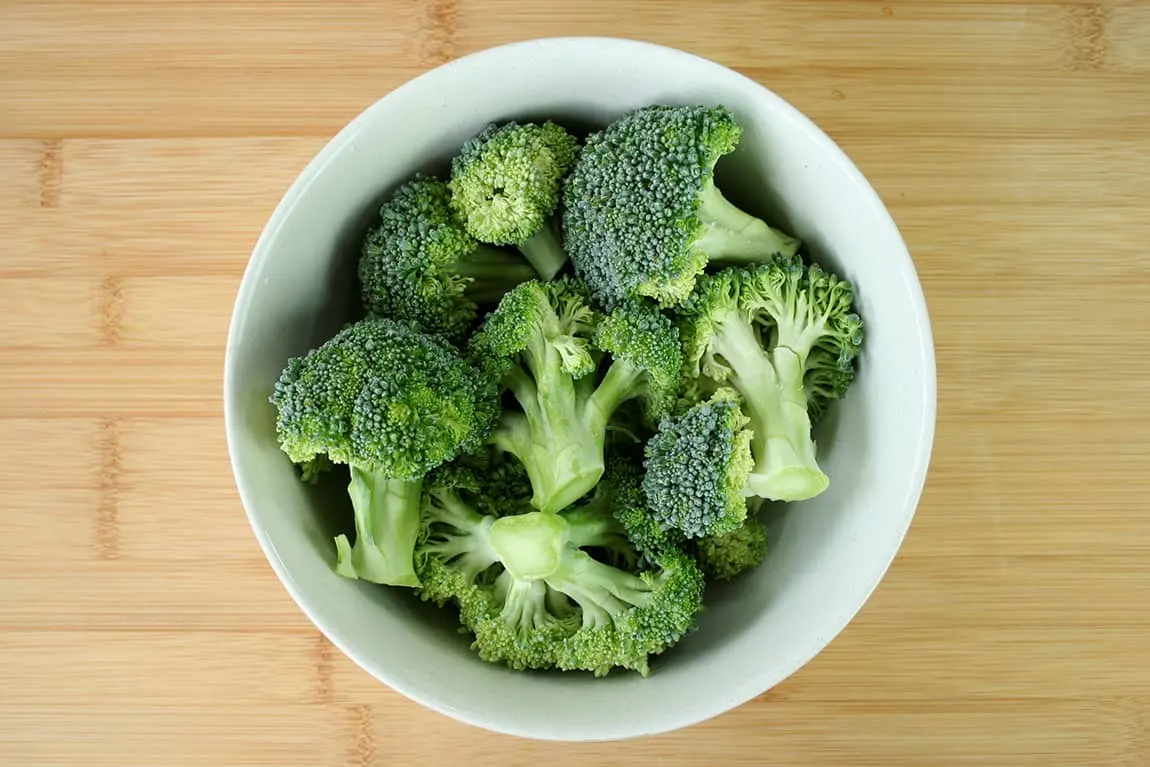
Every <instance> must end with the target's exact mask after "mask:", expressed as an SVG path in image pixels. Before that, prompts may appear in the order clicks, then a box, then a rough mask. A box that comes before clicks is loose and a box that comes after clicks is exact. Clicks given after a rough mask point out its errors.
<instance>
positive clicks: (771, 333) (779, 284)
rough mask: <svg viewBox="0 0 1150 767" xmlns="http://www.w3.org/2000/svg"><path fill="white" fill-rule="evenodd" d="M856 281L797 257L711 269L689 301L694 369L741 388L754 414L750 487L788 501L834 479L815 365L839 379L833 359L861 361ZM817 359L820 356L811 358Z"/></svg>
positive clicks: (841, 363) (840, 364)
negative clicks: (822, 462)
mask: <svg viewBox="0 0 1150 767" xmlns="http://www.w3.org/2000/svg"><path fill="white" fill-rule="evenodd" d="M852 300H853V299H852V292H851V287H850V284H849V283H848V282H846V281H844V280H840V279H839V278H837V277H835V276H833V275H831V274H829V273H827V272H825V271H824V270H823V269H821V268H820V267H818V266H817V265H812V266H810V267H809V268H806V267H804V265H803V263H802V262H801V261H800V260H799V259H798V258H797V257H794V258H790V259H777V260H775V261H773V262H771V263H769V264H764V265H759V266H756V267H745V268H730V269H726V270H724V271H722V272H720V273H718V274H716V275H713V276H705V277H703V278H701V279H700V280H699V285H698V288H697V290H696V291H695V293H694V294H693V295H692V297H691V299H690V300H689V301H688V302H687V304H686V305H685V307H684V311H683V316H682V328H681V332H682V334H683V338H684V345H685V357H686V359H687V370H688V373H689V376H690V377H694V378H699V377H702V378H709V379H711V380H712V381H714V382H716V383H721V384H725V385H728V386H730V387H732V388H734V389H735V390H736V391H737V392H738V394H739V396H740V399H741V401H742V403H743V410H744V413H745V414H746V416H747V417H748V418H749V419H750V424H749V428H750V430H751V432H752V434H753V436H752V438H751V454H752V456H753V458H754V467H753V468H752V470H751V473H750V475H749V477H748V479H747V493H748V494H750V495H754V496H759V497H762V498H767V499H771V500H781V501H800V500H806V499H808V498H813V497H814V496H816V495H818V494H819V493H821V492H823V491H824V490H826V488H827V486H828V484H829V481H830V480H829V479H828V477H827V476H826V474H825V473H824V472H823V471H822V469H821V468H820V467H819V465H818V461H817V457H816V450H815V443H814V440H813V438H812V436H811V417H810V413H809V411H808V403H809V402H810V401H812V394H811V393H810V392H808V390H807V388H806V384H807V376H808V373H810V374H811V380H812V383H814V384H817V385H819V386H820V388H819V390H818V393H817V394H816V395H814V396H815V397H816V398H823V397H825V396H827V394H828V393H835V392H838V393H840V394H841V392H842V391H844V390H845V385H844V384H842V379H841V378H840V379H839V382H838V388H837V389H829V388H827V386H826V385H825V383H824V382H825V381H826V380H827V377H826V372H825V366H826V364H827V362H826V360H827V359H828V357H829V358H831V359H834V360H835V365H836V367H837V369H838V371H839V373H840V375H846V374H848V371H850V370H852V369H853V360H854V358H855V356H856V355H857V354H858V350H859V348H860V346H861V344H862V322H861V320H859V317H858V315H857V314H855V313H854V312H853V311H852ZM808 363H810V364H808Z"/></svg>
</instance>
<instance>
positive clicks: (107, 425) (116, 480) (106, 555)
mask: <svg viewBox="0 0 1150 767" xmlns="http://www.w3.org/2000/svg"><path fill="white" fill-rule="evenodd" d="M97 454H98V455H99V456H100V459H101V466H100V476H99V501H98V502H97V505H96V548H97V551H98V553H99V556H100V559H106V560H114V559H119V558H120V478H121V476H122V475H123V471H124V469H123V446H122V444H121V441H120V424H119V421H116V420H114V419H110V420H107V421H104V422H103V423H101V424H100V436H99V442H98V445H97Z"/></svg>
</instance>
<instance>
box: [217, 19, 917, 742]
mask: <svg viewBox="0 0 1150 767" xmlns="http://www.w3.org/2000/svg"><path fill="white" fill-rule="evenodd" d="M556 45H560V46H562V45H567V46H576V47H578V46H589V47H600V48H601V47H603V46H608V47H614V48H616V49H617V50H620V51H627V50H629V51H631V52H632V53H634V52H642V51H648V52H658V53H660V54H661V55H664V56H675V57H678V58H680V59H682V60H684V61H687V62H690V64H691V65H693V66H697V67H707V68H711V69H712V70H714V71H715V73H716V74H718V75H721V76H723V77H726V78H728V79H729V80H731V81H732V82H740V83H741V85H743V86H744V87H746V88H747V89H748V90H751V91H756V92H757V93H758V95H759V97H761V98H764V99H766V100H768V101H772V102H774V106H775V107H776V108H777V109H778V110H779V111H780V112H781V113H783V114H784V115H785V116H786V118H787V119H789V120H792V121H793V122H795V123H796V124H797V125H798V127H799V128H800V129H801V130H803V131H804V132H806V133H808V134H809V135H810V136H812V137H813V138H814V139H815V140H816V141H817V142H818V143H819V144H820V146H821V147H822V149H823V150H824V151H825V152H826V157H827V158H828V159H829V160H830V161H831V162H832V163H833V164H834V165H835V166H837V167H838V168H839V170H841V171H842V172H844V173H845V174H846V175H847V176H848V177H850V178H851V179H852V180H853V181H854V182H855V183H856V184H857V186H858V188H859V190H860V193H861V194H862V196H863V198H864V203H865V205H866V206H867V207H868V208H869V209H870V212H871V213H872V214H873V215H874V216H876V217H877V218H879V219H881V220H882V221H883V223H885V224H886V225H888V226H889V227H890V228H891V230H892V231H893V232H894V235H895V237H896V238H897V242H898V244H899V245H900V246H901V256H902V260H903V261H904V263H903V264H902V265H901V266H902V268H901V270H900V271H901V273H902V275H903V278H904V282H905V283H906V284H905V286H904V287H905V288H906V290H907V295H908V297H909V300H910V302H911V304H912V305H911V307H910V308H911V310H912V312H913V314H914V315H915V317H916V319H917V323H918V326H919V328H918V330H919V338H920V339H921V344H920V350H919V352H920V355H921V359H922V361H923V369H922V371H921V379H922V381H921V383H922V397H923V417H922V420H921V423H920V424H919V426H918V431H917V434H918V445H919V449H918V455H917V459H916V463H915V465H914V468H913V473H912V475H911V477H910V479H911V485H910V492H909V493H908V495H907V496H906V497H905V499H904V513H903V515H902V517H901V518H900V519H899V524H898V526H897V528H895V529H893V530H892V531H891V533H893V535H890V536H888V537H887V538H886V541H887V545H888V549H887V550H886V551H885V552H884V553H883V554H882V556H876V557H874V558H873V559H872V560H870V562H871V565H870V569H869V570H868V571H867V572H866V573H863V574H860V577H859V579H858V580H860V581H862V582H865V583H866V584H867V587H866V589H865V590H864V591H863V592H862V594H861V597H860V598H859V599H858V600H857V602H856V603H854V607H853V608H851V609H848V610H846V611H844V612H843V613H840V614H838V615H834V616H831V617H828V619H827V621H826V626H827V631H826V632H824V633H822V634H821V635H820V636H819V637H818V638H817V639H816V640H815V641H812V642H810V643H808V645H807V647H806V648H805V649H804V650H803V651H802V652H799V653H796V654H795V656H794V657H793V658H792V662H791V663H789V664H787V665H786V666H784V667H782V668H781V669H779V670H777V671H776V672H775V673H774V674H772V675H771V676H772V678H763V677H756V676H755V675H753V674H752V675H748V677H747V682H746V683H744V684H742V685H741V686H740V687H739V688H738V689H734V690H727V691H726V693H725V694H721V695H713V696H709V700H710V702H709V704H707V705H698V706H693V707H690V708H689V709H688V708H687V707H684V709H683V710H682V712H679V711H671V712H669V713H667V714H665V715H664V716H662V717H661V718H660V719H659V721H658V723H657V724H656V723H655V722H653V721H651V720H648V721H649V722H650V723H649V724H648V725H647V726H644V727H640V728H620V729H619V732H617V733H611V734H608V735H599V734H596V733H575V732H573V731H571V729H570V728H564V729H557V730H553V731H548V732H539V731H531V730H528V729H527V728H520V727H518V726H517V724H516V722H514V721H513V720H511V719H509V718H508V719H493V718H488V717H484V716H482V715H479V714H477V713H475V712H472V711H468V710H462V709H459V708H455V707H454V706H452V705H451V704H450V703H448V702H447V701H445V700H441V699H439V698H438V697H437V696H435V695H429V694H425V693H424V692H422V691H421V690H420V689H418V688H417V687H416V686H413V685H409V684H404V683H403V682H402V681H400V680H398V679H396V678H395V677H394V676H393V675H392V674H390V673H389V672H388V670H387V669H386V668H385V667H384V666H383V665H381V664H378V663H375V662H373V661H371V660H369V659H366V658H364V657H362V656H360V655H359V654H358V653H357V652H356V651H354V650H353V649H352V648H351V646H350V642H348V641H347V640H346V639H345V637H344V634H343V632H342V631H340V630H339V628H338V627H335V626H332V625H330V624H328V623H327V622H326V621H324V620H322V619H320V618H319V617H318V616H317V614H316V613H315V611H314V610H313V609H312V608H311V607H310V606H309V604H308V603H307V601H306V600H305V599H304V598H303V596H302V594H301V591H300V589H299V587H298V586H297V584H296V582H295V580H294V578H293V577H292V574H291V572H290V570H289V568H288V566H287V564H286V563H285V562H284V561H283V560H282V559H281V558H280V556H279V554H278V552H277V551H276V549H275V547H274V546H273V545H272V542H271V541H270V539H269V536H268V534H267V533H266V532H265V531H264V528H263V525H262V524H261V522H260V517H262V516H264V515H263V514H262V513H260V512H257V511H256V508H257V506H258V498H257V497H256V496H255V495H254V493H253V489H252V487H251V482H250V480H248V479H247V478H246V477H245V471H244V469H243V467H242V466H241V463H242V459H241V457H240V456H239V455H238V453H237V450H236V444H235V437H236V434H237V433H238V430H239V429H240V426H239V424H240V413H239V410H240V407H241V405H240V403H239V402H238V401H237V398H236V387H237V382H236V380H235V379H236V368H237V365H236V359H237V357H236V355H237V353H238V352H237V351H236V350H237V347H238V346H239V344H240V333H241V331H242V330H243V328H244V325H245V316H246V311H247V307H248V306H249V305H250V303H251V297H252V294H253V292H254V291H255V290H256V289H257V283H258V281H257V280H256V279H255V275H256V274H257V273H258V271H259V270H260V269H261V268H262V265H263V263H264V262H265V261H266V259H267V258H268V257H269V253H270V252H271V245H272V244H273V243H274V242H275V240H276V238H277V236H278V234H279V231H280V229H281V228H282V227H283V225H284V222H285V221H286V220H287V219H288V218H289V217H290V216H291V214H292V212H293V210H294V208H295V207H296V205H297V203H298V202H299V200H300V199H301V197H302V196H303V195H304V193H305V192H306V191H307V189H308V187H309V186H310V185H311V184H312V183H313V182H314V181H315V179H316V178H317V176H318V175H319V174H320V173H321V171H322V170H323V168H324V166H326V165H327V164H328V162H329V161H330V160H331V159H332V158H333V157H334V156H336V155H337V154H339V153H340V152H342V151H343V150H344V149H345V147H346V146H347V145H348V144H349V143H351V142H352V141H354V139H355V137H356V136H357V135H358V134H359V132H360V131H361V129H362V128H363V127H364V126H365V125H366V124H367V123H368V122H369V121H370V120H371V119H372V115H373V113H374V112H375V111H376V110H377V109H378V108H379V107H380V104H381V103H382V102H383V101H384V100H386V99H388V98H390V97H392V96H393V95H395V94H398V93H402V92H405V91H408V90H412V89H415V88H418V87H420V85H421V84H422V83H423V82H424V81H426V80H427V79H429V78H432V77H433V76H434V77H440V76H443V74H444V73H445V72H449V71H451V70H453V69H461V68H464V67H469V66H471V65H473V64H475V63H476V62H478V61H482V60H485V59H490V58H495V57H503V56H506V55H508V54H515V55H529V54H530V53H531V52H532V51H536V50H539V49H541V48H544V47H548V46H556ZM895 255H900V254H895ZM223 405H224V408H223V409H224V428H225V432H226V443H227V450H228V456H229V462H230V464H231V469H232V475H233V479H234V481H235V484H236V488H237V491H238V493H239V496H240V501H241V505H242V506H243V508H244V513H245V515H246V517H247V520H248V523H249V525H250V527H251V529H252V532H253V534H254V535H255V537H256V540H257V542H258V543H259V546H260V549H261V550H262V551H263V554H264V557H265V558H266V559H267V561H268V563H269V564H270V565H271V567H272V570H273V571H274V572H275V574H276V577H277V578H278V579H279V581H280V583H281V584H283V586H284V588H285V589H286V590H287V592H288V595H289V596H290V597H291V599H292V601H293V602H294V603H295V604H296V606H297V607H298V608H299V609H300V611H301V612H303V613H304V615H305V616H306V617H307V619H308V620H309V621H311V623H312V625H314V626H315V627H316V628H317V629H318V630H319V631H320V632H321V633H322V634H323V635H324V636H325V637H326V638H327V640H328V641H330V642H331V643H332V644H333V645H334V646H335V647H336V648H337V649H338V650H339V651H340V652H341V653H343V654H344V655H345V656H347V657H348V658H349V659H351V660H352V661H353V662H354V663H355V664H356V665H357V666H359V667H360V668H362V669H363V670H365V671H367V672H368V673H369V674H370V675H371V676H373V677H375V678H376V679H377V680H378V681H380V682H383V683H384V684H386V685H387V686H388V687H390V688H391V689H393V690H395V691H396V692H398V693H400V694H401V695H403V696H405V697H407V698H409V699H410V700H412V701H414V702H415V703H418V704H419V705H422V706H424V707H425V708H428V709H430V710H432V711H435V712H437V713H439V714H441V715H443V716H446V717H449V718H451V719H455V720H456V721H460V722H463V723H465V724H469V725H472V726H475V727H479V728H482V729H486V730H489V731H493V732H498V733H502V734H505V735H512V736H516V737H524V738H532V739H538V740H551V741H576V740H581V741H607V740H619V739H625V738H633V737H643V736H649V735H656V734H660V733H664V732H670V731H673V730H677V729H681V728H685V727H690V726H694V725H696V724H700V723H702V722H705V721H708V720H710V719H713V718H715V717H717V716H720V715H722V714H724V713H726V712H728V711H731V710H733V709H735V708H737V707H739V706H741V705H743V704H745V703H747V702H748V701H750V700H752V699H753V698H755V697H757V696H759V695H761V694H763V693H765V692H767V691H768V690H770V689H772V688H774V687H775V686H777V685H778V684H781V683H782V682H783V681H785V680H787V679H788V678H790V677H791V676H792V675H794V674H795V673H796V672H797V671H798V670H800V669H801V668H802V667H804V666H805V665H806V664H808V663H809V662H810V661H811V660H812V659H814V658H815V657H816V656H817V655H818V654H820V653H821V652H823V650H825V649H826V647H828V646H829V645H830V644H832V643H833V642H834V641H835V640H836V639H837V638H838V637H839V636H840V635H841V633H842V632H843V630H844V629H845V628H846V627H847V626H848V625H849V624H850V622H851V621H852V620H854V618H855V617H856V616H857V615H858V613H859V612H860V611H861V610H862V609H863V607H865V606H866V604H867V602H868V601H869V600H870V597H871V596H872V594H873V593H874V591H875V590H876V589H877V588H878V586H879V584H880V583H881V582H882V581H883V579H884V578H885V576H886V573H887V571H888V570H889V568H890V566H891V564H892V563H893V562H894V560H895V558H896V557H897V555H898V553H899V551H900V550H901V548H902V544H903V541H904V540H905V538H906V535H907V533H908V531H909V529H910V526H911V524H912V522H913V520H914V517H915V515H916V512H917V509H918V505H919V502H920V501H921V498H922V493H923V491H924V489H925V485H926V480H927V475H928V473H929V467H930V462H931V457H932V454H933V449H934V437H935V429H936V422H937V407H938V391H937V361H936V357H935V345H934V337H933V332H932V328H931V321H930V314H929V312H928V307H927V303H926V297H925V294H924V292H923V289H922V284H921V281H920V280H919V278H918V272H917V270H916V268H915V265H914V261H913V259H912V257H911V255H910V252H909V249H908V248H907V246H906V243H905V240H904V238H903V237H902V233H901V231H900V230H899V228H898V225H897V223H896V222H895V221H894V219H893V217H892V216H891V214H890V211H889V210H888V209H887V207H886V205H885V204H884V203H883V202H882V199H881V198H880V196H879V195H878V192H877V191H876V190H875V189H874V187H873V186H872V185H871V184H870V182H869V181H868V180H867V179H866V177H865V176H864V175H863V174H862V172H861V171H860V170H859V168H858V167H857V166H856V165H855V164H854V162H853V161H852V160H851V159H850V158H849V157H848V156H847V155H846V153H845V152H844V151H843V149H842V148H841V147H839V145H838V144H837V143H836V142H835V141H834V140H833V139H832V138H830V136H829V135H828V134H826V133H825V132H824V131H823V130H822V129H821V128H820V127H819V126H818V125H817V124H816V123H815V122H814V121H813V120H811V119H810V118H809V117H807V116H806V115H805V114H803V113H802V112H801V111H800V110H798V109H797V108H796V107H794V106H793V105H792V104H790V103H789V102H788V101H786V100H785V99H784V98H782V97H781V96H779V95H778V94H777V93H775V92H774V91H773V90H771V89H770V88H768V87H767V86H765V85H763V84H761V83H759V82H757V81H755V80H753V79H751V78H750V77H748V76H746V75H744V74H742V73H740V72H738V71H736V70H734V69H731V68H730V67H728V66H725V65H723V64H721V63H719V62H717V61H715V60H712V59H709V58H706V57H703V56H701V55H699V54H696V53H692V52H689V51H686V50H683V49H680V48H675V47H672V46H667V45H662V44H659V43H652V42H649V41H646V40H640V39H635V38H628V37H614V36H594V35H592V36H583V35H574V36H551V37H537V38H528V39H521V40H517V41H514V42H508V43H504V44H500V45H495V46H491V47H488V48H485V49H482V50H478V51H474V52H472V53H468V54H466V55H463V56H460V57H457V58H455V59H452V60H450V61H448V62H445V63H443V64H440V65H438V66H435V67H431V68H428V69H426V70H425V71H423V72H421V73H420V74H419V75H417V76H415V77H413V78H411V79H409V80H407V81H405V82H404V83H402V84H401V85H399V86H397V87H396V88H393V89H392V90H390V91H388V92H387V93H384V94H383V95H381V96H380V97H379V98H378V99H376V100H375V101H374V102H372V103H371V104H369V105H368V106H367V107H365V108H364V109H363V110H362V111H361V112H360V113H359V114H357V115H356V116H355V117H354V118H353V119H351V120H350V121H349V122H348V123H347V124H346V125H344V127H343V128H341V129H340V130H339V131H338V132H337V133H336V134H335V135H334V136H332V138H331V139H329V140H328V141H327V143H325V144H324V146H323V147H322V148H321V149H320V150H319V152H317V153H316V154H315V156H314V157H313V158H312V159H311V160H310V161H309V162H308V163H307V164H306V165H305V166H304V168H303V169H302V170H301V171H300V172H299V173H298V174H297V176H296V177H295V178H294V179H293V180H292V182H291V184H290V185H289V186H288V188H287V190H286V191H285V193H284V194H283V196H282V197H281V198H280V200H279V202H278V203H277V204H276V207H275V209H274V210H273V212H272V214H271V216H270V217H269V218H268V220H267V222H266V223H265V224H264V227H263V229H262V230H261V232H260V235H259V237H258V239H257V240H256V243H255V245H254V246H253V248H252V251H251V253H250V255H249V258H248V263H247V265H246V267H245V269H244V272H243V275H242V277H241V280H240V284H239V287H238V289H237V292H236V298H235V302H234V304H233V309H232V313H231V318H230V321H229V327H228V335H227V342H226V346H225V353H224V376H223ZM863 575H865V577H863Z"/></svg>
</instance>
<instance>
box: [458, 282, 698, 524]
mask: <svg viewBox="0 0 1150 767" xmlns="http://www.w3.org/2000/svg"><path fill="white" fill-rule="evenodd" d="M604 352H606V353H607V354H604ZM470 353H471V355H472V357H473V358H474V359H475V360H476V361H477V363H478V364H479V365H481V366H483V367H484V369H485V370H486V371H487V372H488V375H490V376H492V377H493V378H495V379H498V380H500V381H501V383H502V385H503V387H504V388H505V389H506V390H507V391H508V392H510V394H511V395H512V397H513V398H514V401H515V402H516V404H517V405H518V407H515V408H507V409H505V410H504V413H503V416H502V419H501V421H500V424H499V426H498V427H497V428H496V430H495V433H494V435H493V437H492V439H493V442H494V444H495V445H496V446H497V447H498V448H499V449H500V450H502V451H505V452H508V453H511V454H512V455H514V456H515V457H517V458H518V459H519V460H520V461H521V462H522V463H523V465H524V466H525V467H526V470H527V475H528V476H529V477H530V478H531V486H532V488H533V493H534V494H533V497H532V505H533V506H534V507H535V508H537V509H539V510H541V511H558V510H560V509H563V508H565V507H566V506H568V505H570V504H571V503H573V502H574V501H575V500H577V499H578V498H580V497H581V496H583V495H585V494H586V493H587V492H588V491H590V490H591V488H593V487H594V486H595V483H596V482H598V481H599V478H600V476H602V474H603V450H604V444H605V440H606V436H607V429H608V425H609V422H610V420H611V417H612V415H613V414H614V413H615V411H616V410H617V409H618V408H619V407H620V406H621V405H622V404H623V403H624V402H626V401H628V400H631V399H640V400H641V401H642V402H643V403H644V404H645V405H646V407H647V408H648V409H649V410H650V412H651V413H652V414H653V415H658V414H661V413H663V412H665V411H666V410H667V409H668V408H669V407H670V405H671V403H672V402H673V399H674V395H675V391H676V388H677V385H678V375H679V374H678V370H679V369H680V368H681V361H682V353H681V349H680V346H679V340H678V336H677V333H676V331H675V328H674V326H673V325H672V323H671V322H670V320H669V319H667V318H666V317H664V316H662V315H661V314H659V313H657V312H655V311H653V310H644V309H641V308H640V307H637V306H626V307H620V308H619V309H617V310H615V311H614V312H612V313H611V314H610V315H608V316H607V317H604V318H600V316H599V315H598V314H597V313H596V312H595V311H594V310H593V309H592V308H591V307H590V305H589V304H588V303H587V295H586V292H585V290H584V289H583V288H582V287H581V286H580V285H579V283H577V282H576V281H574V280H572V279H570V278H561V279H559V280H557V281H555V282H551V283H541V282H538V281H532V282H527V283H523V284H522V285H519V286H516V287H515V288H513V289H512V290H511V291H509V292H508V293H507V294H506V295H505V296H504V297H503V300H502V301H501V302H500V303H499V306H498V308H496V310H495V311H494V312H492V313H491V314H490V315H489V316H488V318H487V320H486V321H485V322H484V324H483V326H482V327H481V328H480V329H479V330H478V331H477V332H476V334H475V335H474V336H473V337H472V339H471V347H470ZM606 358H609V359H610V362H609V363H605V362H604V363H603V364H602V365H601V364H600V362H601V359H606ZM600 367H605V370H604V372H603V373H602V375H601V377H600V376H599V375H598V371H599V368H600Z"/></svg>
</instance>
